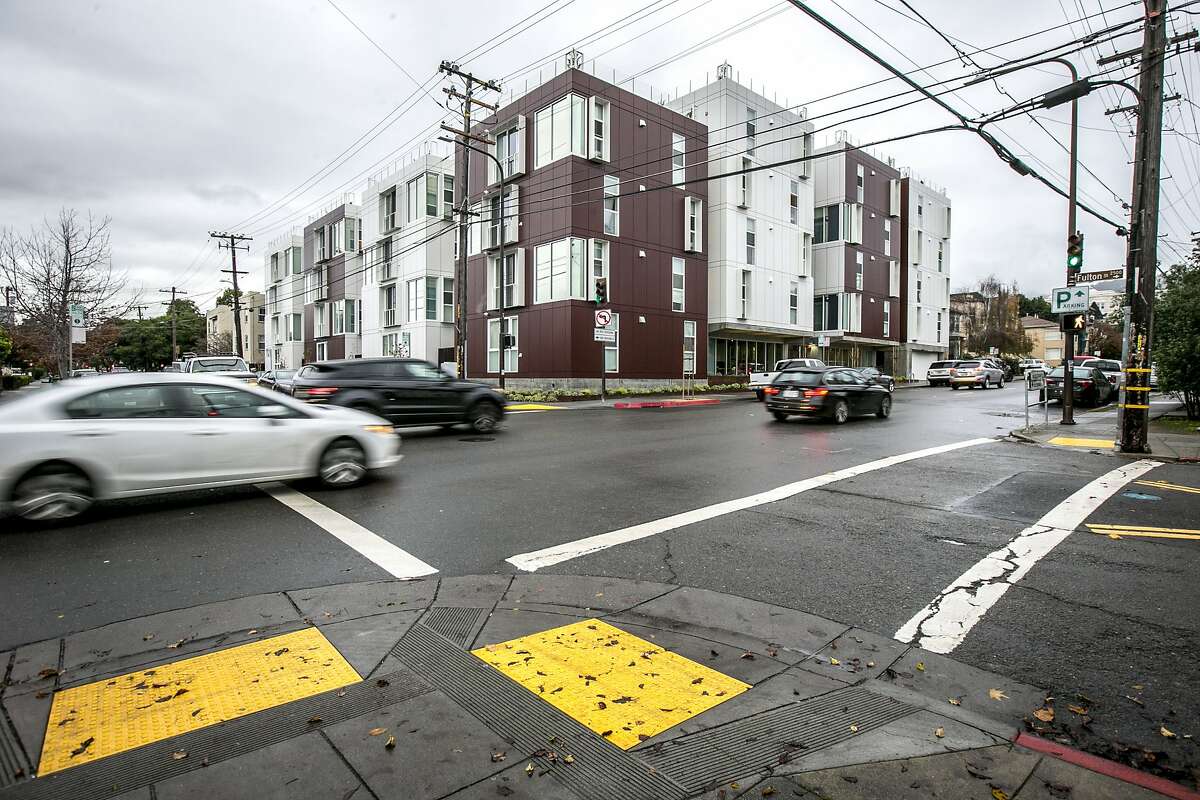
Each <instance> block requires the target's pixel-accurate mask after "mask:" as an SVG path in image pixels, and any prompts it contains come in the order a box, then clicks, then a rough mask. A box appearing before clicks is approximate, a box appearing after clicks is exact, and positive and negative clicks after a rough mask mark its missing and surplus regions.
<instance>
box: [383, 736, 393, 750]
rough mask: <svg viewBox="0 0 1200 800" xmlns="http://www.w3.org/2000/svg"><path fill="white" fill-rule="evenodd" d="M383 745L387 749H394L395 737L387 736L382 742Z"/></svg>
mask: <svg viewBox="0 0 1200 800" xmlns="http://www.w3.org/2000/svg"><path fill="white" fill-rule="evenodd" d="M383 746H384V748H385V749H387V750H395V749H396V737H395V736H389V737H388V738H387V741H386V742H384V743H383Z"/></svg>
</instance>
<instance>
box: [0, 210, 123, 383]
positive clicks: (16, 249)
mask: <svg viewBox="0 0 1200 800" xmlns="http://www.w3.org/2000/svg"><path fill="white" fill-rule="evenodd" d="M109 222H110V220H109V218H108V217H105V218H103V219H101V220H96V219H95V218H93V217H92V215H91V214H90V213H89V214H88V216H87V219H86V220H81V219H80V218H79V214H78V213H77V212H76V211H75V209H68V208H63V209H61V210H60V211H59V212H58V219H57V220H55V221H51V220H48V219H47V220H43V222H42V225H41V227H34V228H31V229H30V231H29V234H28V235H21V234H19V233H17V232H16V231H15V230H14V229H12V228H5V229H3V230H2V231H0V274H2V275H3V276H4V279H5V281H6V282H7V283H8V284H9V285H11V286H13V287H14V288H15V289H16V292H15V294H16V297H15V300H14V308H15V310H16V312H17V315H18V316H20V317H21V318H22V319H23V321H24V324H25V325H26V326H28V327H29V328H30V330H31V331H33V332H34V333H35V335H37V336H38V337H40V338H42V339H43V341H44V347H45V349H46V350H47V351H49V352H51V353H53V354H54V358H55V360H56V361H57V362H58V369H59V374H60V375H66V374H67V370H68V369H69V364H68V360H69V357H68V353H69V349H70V341H71V321H70V317H69V315H68V307H69V306H70V305H71V304H72V303H78V304H79V305H81V306H83V309H84V314H85V319H89V320H104V319H110V318H112V317H119V316H122V315H123V314H126V313H128V312H129V310H130V309H131V308H132V307H133V305H134V304H135V303H137V302H138V299H137V297H136V296H134V297H132V298H128V299H125V300H122V299H120V297H119V295H121V294H122V292H124V291H125V290H126V289H127V286H126V283H127V278H126V276H125V274H123V273H115V272H114V271H113V268H112V256H111V251H110V249H109V242H108V236H109Z"/></svg>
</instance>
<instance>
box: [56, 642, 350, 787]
mask: <svg viewBox="0 0 1200 800" xmlns="http://www.w3.org/2000/svg"><path fill="white" fill-rule="evenodd" d="M359 680H361V678H360V677H359V675H358V673H357V672H355V671H354V668H353V667H352V666H350V664H348V663H347V662H346V660H345V659H344V658H342V655H341V653H339V652H338V651H337V649H336V648H335V647H334V646H333V645H332V644H330V643H329V640H327V639H326V638H325V637H324V635H322V633H321V632H320V631H319V630H317V629H316V628H305V629H304V630H299V631H295V632H294V633H286V634H283V635H282V636H274V637H271V638H269V639H263V640H262V641H258V642H251V643H249V644H243V645H239V646H237V647H231V648H229V649H228V650H220V651H218V652H215V653H207V654H205V655H202V656H196V657H194V658H185V659H183V660H181V661H176V662H174V663H171V664H162V665H159V666H157V667H154V668H152V669H146V670H139V671H137V672H131V673H129V674H127V675H121V676H119V677H116V678H106V679H104V680H99V681H96V682H95V683H89V684H86V685H84V686H77V687H74V688H71V689H64V690H62V691H60V692H58V693H56V694H55V695H54V702H53V704H52V705H51V708H50V721H49V723H48V724H47V726H46V740H45V743H44V744H43V746H42V756H41V763H40V764H39V766H38V774H40V775H46V774H47V773H50V772H57V771H58V770H62V769H66V768H67V767H74V766H77V765H79V764H85V763H87V762H89V761H94V760H96V759H97V758H103V757H105V756H111V755H114V754H115V753H121V752H124V751H126V750H131V749H133V748H135V747H141V746H142V745H145V744H149V743H151V742H157V741H159V740H161V739H166V738H168V737H171V736H177V735H179V734H181V733H187V732H188V731H193V730H196V729H198V728H204V727H207V726H209V725H214V724H216V723H218V722H222V721H224V720H228V719H234V718H236V717H241V716H245V715H246V714H252V713H254V712H255V711H261V710H263V709H264V708H271V707H272V706H277V705H281V704H283V703H289V702H291V701H293V700H299V699H300V698H303V697H309V696H311V695H314V694H319V693H321V692H325V691H328V690H330V689H336V688H338V687H341V686H346V685H348V684H351V683H356V682H358V681H359Z"/></svg>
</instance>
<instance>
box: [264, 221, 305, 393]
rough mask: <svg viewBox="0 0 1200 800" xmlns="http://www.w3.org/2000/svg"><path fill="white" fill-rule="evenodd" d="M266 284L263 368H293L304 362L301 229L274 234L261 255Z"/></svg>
mask: <svg viewBox="0 0 1200 800" xmlns="http://www.w3.org/2000/svg"><path fill="white" fill-rule="evenodd" d="M263 286H265V287H267V292H266V302H267V308H266V313H267V319H268V323H267V330H266V335H267V341H266V350H265V353H264V368H265V369H268V370H272V369H296V368H297V367H299V366H300V365H301V364H303V363H304V232H303V230H302V229H300V228H295V229H293V230H292V231H290V232H288V233H285V234H283V235H282V236H277V237H276V238H274V239H272V240H271V241H270V242H269V243H268V244H267V252H266V253H265V254H264V255H263Z"/></svg>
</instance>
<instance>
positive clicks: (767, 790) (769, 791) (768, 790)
mask: <svg viewBox="0 0 1200 800" xmlns="http://www.w3.org/2000/svg"><path fill="white" fill-rule="evenodd" d="M775 793H776V789H775V787H774V786H764V787H763V790H762V796H763V797H770V796H771V795H773V794H775Z"/></svg>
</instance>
